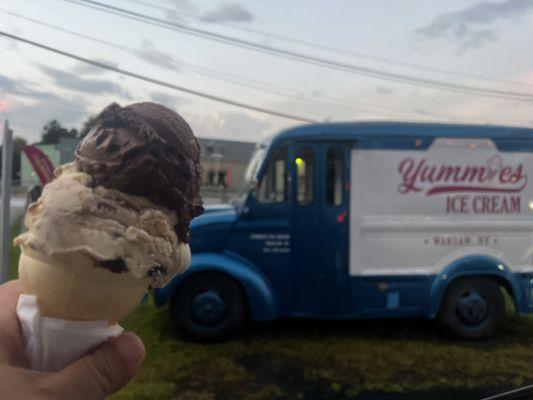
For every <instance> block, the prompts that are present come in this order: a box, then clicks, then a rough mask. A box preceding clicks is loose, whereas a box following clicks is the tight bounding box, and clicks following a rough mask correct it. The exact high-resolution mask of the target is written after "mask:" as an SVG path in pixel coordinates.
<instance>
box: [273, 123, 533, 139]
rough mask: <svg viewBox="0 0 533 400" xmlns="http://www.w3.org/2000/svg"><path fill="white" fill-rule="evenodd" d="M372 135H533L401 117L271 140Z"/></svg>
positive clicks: (313, 128)
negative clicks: (407, 119)
mask: <svg viewBox="0 0 533 400" xmlns="http://www.w3.org/2000/svg"><path fill="white" fill-rule="evenodd" d="M372 137H375V138H377V137H379V138H380V139H385V138H387V137H390V138H391V139H395V138H396V139H399V138H401V137H415V138H427V139H433V138H436V137H457V138H491V139H533V128H524V127H511V126H497V125H473V124H472V125H471V124H446V123H426V122H400V121H386V122H384V121H379V122H378V121H368V122H334V123H322V124H310V125H301V126H297V127H294V128H290V129H287V130H285V131H282V132H281V133H279V134H278V135H277V136H275V137H273V138H272V144H276V143H279V142H284V141H299V140H303V139H312V140H356V139H361V138H368V139H371V138H372Z"/></svg>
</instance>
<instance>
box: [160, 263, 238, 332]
mask: <svg viewBox="0 0 533 400" xmlns="http://www.w3.org/2000/svg"><path fill="white" fill-rule="evenodd" d="M170 312H171V315H172V317H173V319H174V321H175V323H176V325H177V327H178V329H179V330H180V332H181V333H182V334H183V335H184V336H185V337H186V338H189V339H192V340H196V341H211V340H222V339H226V338H228V337H229V336H230V335H231V334H232V333H234V332H235V331H236V330H237V329H238V328H239V327H240V326H241V325H242V324H243V322H244V316H245V305H244V298H243V295H242V293H241V289H240V287H239V286H238V284H237V283H236V282H235V281H234V280H232V279H231V278H229V277H227V276H225V275H222V274H218V273H213V272H208V273H202V274H198V275H194V276H191V277H190V278H188V279H187V280H186V281H185V282H184V283H183V284H182V285H180V286H179V287H178V288H177V289H176V291H175V292H174V295H173V297H172V302H171V307H170Z"/></svg>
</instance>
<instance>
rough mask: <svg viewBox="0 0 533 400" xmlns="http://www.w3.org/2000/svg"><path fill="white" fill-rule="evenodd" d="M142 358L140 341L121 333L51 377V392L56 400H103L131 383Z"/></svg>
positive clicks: (130, 333) (133, 335) (132, 334)
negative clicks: (55, 396)
mask: <svg viewBox="0 0 533 400" xmlns="http://www.w3.org/2000/svg"><path fill="white" fill-rule="evenodd" d="M144 355H145V350H144V345H143V343H142V341H141V339H140V338H139V337H138V336H137V335H136V334H135V333H133V332H126V333H123V334H122V335H120V336H119V337H116V338H112V339H109V340H108V341H107V342H106V343H104V344H103V345H101V346H100V347H98V348H96V349H95V350H94V351H92V352H91V353H88V354H87V355H85V356H84V357H83V358H82V359H80V360H78V361H76V362H75V363H73V364H71V365H69V366H68V367H67V368H65V369H64V370H62V371H60V372H58V373H57V374H54V375H53V376H52V377H51V379H53V380H54V383H52V385H51V386H52V387H53V392H54V393H56V394H57V396H58V398H59V399H80V400H83V399H91V400H92V399H104V398H105V397H107V396H108V395H110V394H112V393H114V392H116V391H117V390H119V389H121V388H123V387H124V386H126V384H127V383H128V382H129V381H130V380H132V379H133V377H134V376H135V375H136V374H137V372H138V371H139V369H140V367H141V364H142V362H143V360H144Z"/></svg>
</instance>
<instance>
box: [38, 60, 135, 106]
mask: <svg viewBox="0 0 533 400" xmlns="http://www.w3.org/2000/svg"><path fill="white" fill-rule="evenodd" d="M38 67H39V69H40V70H41V71H42V72H43V73H45V74H46V75H47V76H48V77H50V78H52V80H53V81H54V83H55V84H56V85H58V86H60V87H62V88H65V89H69V90H74V91H78V92H82V93H96V94H101V93H106V94H114V95H118V96H122V97H125V98H129V97H130V96H129V94H128V92H127V91H126V90H125V89H124V88H122V86H120V85H117V84H116V83H113V82H110V81H108V80H103V79H93V78H83V77H81V76H80V74H76V73H72V72H67V71H63V70H60V69H56V68H52V67H48V66H45V65H39V66H38Z"/></svg>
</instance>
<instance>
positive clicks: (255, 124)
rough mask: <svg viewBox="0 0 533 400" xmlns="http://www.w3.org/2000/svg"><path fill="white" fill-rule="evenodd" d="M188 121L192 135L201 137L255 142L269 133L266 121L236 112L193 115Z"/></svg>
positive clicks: (269, 125) (268, 125)
mask: <svg viewBox="0 0 533 400" xmlns="http://www.w3.org/2000/svg"><path fill="white" fill-rule="evenodd" d="M188 120H189V124H190V125H191V127H192V129H193V131H194V133H195V134H196V135H198V136H201V137H211V138H225V139H236V140H246V141H254V142H257V141H260V140H261V139H262V138H264V137H265V136H266V135H267V134H270V133H271V129H270V128H271V123H270V122H269V121H268V120H264V119H259V118H255V117H253V116H251V115H249V114H246V113H244V112H238V111H232V112H221V113H213V114H208V115H205V114H203V115H193V116H191V117H190V118H189V119H188Z"/></svg>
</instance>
